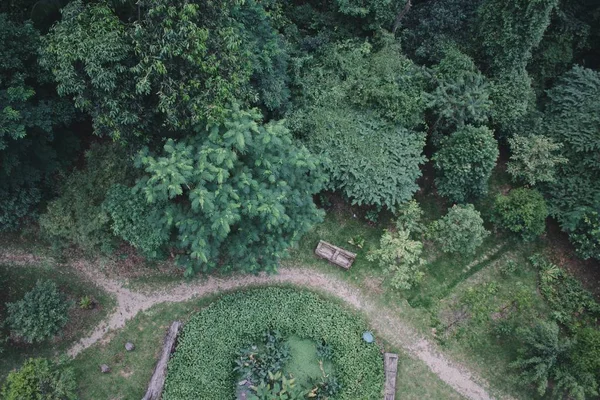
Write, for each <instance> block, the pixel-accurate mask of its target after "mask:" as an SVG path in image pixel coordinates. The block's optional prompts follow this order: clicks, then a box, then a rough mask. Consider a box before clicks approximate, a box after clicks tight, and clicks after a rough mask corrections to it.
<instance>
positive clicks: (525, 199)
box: [493, 188, 548, 240]
mask: <svg viewBox="0 0 600 400" xmlns="http://www.w3.org/2000/svg"><path fill="white" fill-rule="evenodd" d="M547 217H548V208H547V207H546V201H545V200H544V196H542V194H541V193H540V192H538V191H537V190H535V189H527V188H519V189H514V190H511V191H510V192H509V193H508V195H498V196H497V197H496V203H495V205H494V217H493V218H494V220H495V221H497V222H499V223H500V225H501V226H503V227H504V228H506V229H508V230H509V231H511V232H514V233H517V234H519V235H521V237H522V238H523V239H524V240H533V239H535V238H536V237H538V236H540V235H541V234H542V233H544V231H545V230H546V218H547Z"/></svg>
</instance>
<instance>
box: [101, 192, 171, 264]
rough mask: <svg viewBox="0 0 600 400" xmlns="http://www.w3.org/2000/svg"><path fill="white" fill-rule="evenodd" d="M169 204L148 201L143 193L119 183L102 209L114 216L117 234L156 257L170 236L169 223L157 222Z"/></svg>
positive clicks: (113, 224)
mask: <svg viewBox="0 0 600 400" xmlns="http://www.w3.org/2000/svg"><path fill="white" fill-rule="evenodd" d="M165 207H166V204H164V203H162V202H157V203H152V204H151V203H148V202H147V201H146V199H145V197H144V195H143V194H142V193H133V191H132V189H130V188H128V187H126V186H123V185H115V186H113V187H112V188H111V189H110V190H109V191H108V193H107V195H106V199H105V200H104V203H102V208H103V209H104V210H105V211H106V212H107V213H108V215H110V219H111V221H112V224H111V228H112V232H113V233H114V234H115V236H117V237H120V238H121V239H123V240H125V241H127V242H129V243H130V244H131V245H132V246H134V247H135V248H137V249H139V250H140V251H141V252H142V253H143V254H144V255H146V256H148V257H152V258H155V257H157V256H158V251H159V249H160V247H161V246H162V245H163V244H165V243H166V242H167V240H168V239H169V230H168V229H165V224H162V223H159V222H157V221H158V220H159V219H160V218H161V212H162V214H164V209H165Z"/></svg>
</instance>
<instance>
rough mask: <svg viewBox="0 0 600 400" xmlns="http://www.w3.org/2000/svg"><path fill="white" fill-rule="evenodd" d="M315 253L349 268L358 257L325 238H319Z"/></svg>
mask: <svg viewBox="0 0 600 400" xmlns="http://www.w3.org/2000/svg"><path fill="white" fill-rule="evenodd" d="M315 254H316V255H317V256H319V257H321V258H324V259H326V260H328V261H329V262H331V263H333V264H335V265H337V266H340V267H342V268H344V269H349V268H350V267H351V266H352V263H353V262H354V259H355V258H356V254H355V253H352V252H350V251H348V250H344V249H342V248H341V247H337V246H335V245H333V244H331V243H327V242H326V241H324V240H319V244H318V245H317V248H316V249H315Z"/></svg>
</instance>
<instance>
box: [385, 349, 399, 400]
mask: <svg viewBox="0 0 600 400" xmlns="http://www.w3.org/2000/svg"><path fill="white" fill-rule="evenodd" d="M384 366H385V395H384V400H395V398H396V374H397V373H398V354H394V353H385V355H384Z"/></svg>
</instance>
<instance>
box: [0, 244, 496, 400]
mask: <svg viewBox="0 0 600 400" xmlns="http://www.w3.org/2000/svg"><path fill="white" fill-rule="evenodd" d="M3 258H4V257H2V255H0V261H9V260H7V259H4V260H3ZM15 261H16V260H14V259H12V260H10V261H9V262H11V263H13V264H14V263H15ZM19 263H20V262H16V264H19ZM78 269H80V270H81V271H82V272H83V273H84V274H85V275H86V276H87V277H88V278H89V279H90V280H91V281H92V282H94V283H95V284H97V285H98V286H100V287H101V288H102V289H104V290H105V291H107V292H108V293H110V294H112V295H113V296H115V297H116V301H117V306H116V309H115V311H114V312H113V313H112V314H111V315H109V316H108V318H107V319H105V320H104V321H103V322H101V323H100V324H99V325H98V326H97V327H96V328H95V329H94V330H93V332H92V333H91V334H90V335H89V336H88V337H85V338H83V339H81V340H80V341H79V342H77V343H75V344H74V345H73V346H72V347H71V348H70V349H69V350H68V354H69V355H70V356H71V357H76V356H77V355H78V354H79V353H81V352H82V351H83V350H85V349H87V348H88V347H90V346H92V345H93V344H95V343H96V342H98V341H100V340H101V339H103V337H104V336H105V335H106V334H107V333H108V332H109V331H111V330H115V329H119V328H122V327H123V326H125V323H126V322H127V321H128V320H130V319H132V318H133V317H135V316H136V315H137V314H138V313H139V312H142V311H145V310H148V309H149V308H150V307H152V306H154V305H156V304H160V303H169V302H173V303H174V302H182V301H187V300H191V299H194V298H201V297H205V296H211V295H215V294H218V293H221V292H226V291H232V290H236V289H242V288H247V287H252V286H264V285H272V284H291V285H294V286H299V287H304V288H309V289H312V290H314V291H317V292H322V293H325V294H328V295H332V296H335V297H337V298H339V299H340V300H342V301H344V302H345V303H347V304H348V305H350V306H351V307H353V308H354V309H356V310H358V311H360V312H362V313H364V314H365V316H366V318H367V320H368V322H369V324H370V326H371V327H373V329H374V330H375V331H376V332H377V333H378V334H379V335H381V336H383V337H385V339H386V340H387V341H388V342H389V343H391V344H392V345H394V346H396V347H399V348H403V349H404V350H405V351H406V352H407V353H408V354H409V355H410V356H412V357H414V358H417V359H419V360H421V361H423V362H424V363H425V364H426V365H427V366H428V367H429V369H430V370H431V371H432V372H433V373H434V374H436V375H437V376H438V377H439V378H440V379H441V380H442V381H444V382H446V383H447V384H448V385H449V386H450V387H452V388H453V389H454V390H456V391H457V392H458V393H460V394H461V395H462V396H464V397H466V398H468V399H473V400H491V399H493V397H492V396H491V395H490V394H489V393H488V392H487V391H486V389H485V388H484V386H483V385H482V384H480V383H478V382H483V381H482V379H480V378H478V377H476V376H475V375H474V374H472V373H471V372H469V371H468V370H467V369H466V368H465V367H463V366H460V365H458V364H457V363H455V362H452V361H451V360H449V359H447V358H446V357H445V356H444V355H443V354H442V353H441V352H440V351H439V349H438V348H437V346H436V345H435V344H434V343H432V342H431V341H429V340H427V339H425V338H423V337H422V336H421V335H420V334H419V333H418V332H417V331H416V330H414V329H412V328H411V327H410V326H408V325H407V324H406V323H405V322H403V321H402V319H401V316H399V315H398V312H393V311H392V309H390V308H387V307H383V306H381V305H380V304H376V303H375V302H373V301H371V300H369V299H367V298H365V297H364V296H362V295H361V294H360V291H359V290H358V288H356V287H353V286H352V285H350V284H347V283H346V282H344V281H342V280H340V279H338V278H335V277H333V276H330V275H327V274H324V273H321V272H317V271H314V270H311V269H306V268H301V267H298V268H281V269H279V272H278V274H276V275H264V274H263V275H258V276H254V275H241V276H234V277H231V278H227V279H219V278H214V277H208V278H207V279H205V280H203V281H192V282H183V283H180V284H178V285H176V286H172V287H170V288H167V289H165V290H164V291H162V292H153V293H152V294H143V293H140V292H135V291H132V290H130V289H127V288H125V287H123V285H122V284H121V283H120V282H118V281H116V280H114V279H111V278H107V277H105V276H104V275H102V274H101V273H100V272H98V271H97V270H96V269H94V268H92V265H90V264H88V263H81V264H79V268H78Z"/></svg>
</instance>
